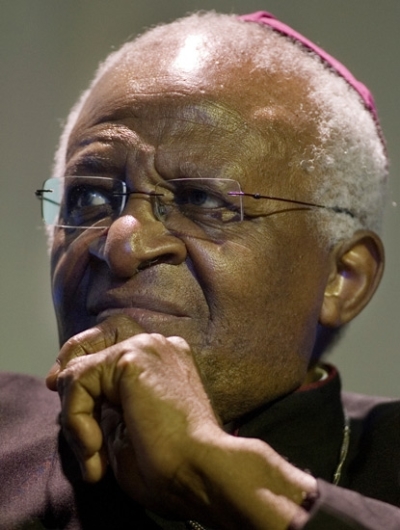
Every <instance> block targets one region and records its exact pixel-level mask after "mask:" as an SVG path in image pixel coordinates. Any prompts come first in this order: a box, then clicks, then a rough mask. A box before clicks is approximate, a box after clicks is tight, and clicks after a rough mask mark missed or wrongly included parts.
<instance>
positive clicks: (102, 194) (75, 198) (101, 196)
mask: <svg viewBox="0 0 400 530" xmlns="http://www.w3.org/2000/svg"><path fill="white" fill-rule="evenodd" d="M68 204H69V208H86V207H90V206H104V205H105V204H110V197H109V192H107V191H105V190H99V189H95V188H93V187H90V186H86V185H85V186H82V185H80V186H76V187H75V188H74V189H72V190H71V191H70V192H69V193H68Z"/></svg>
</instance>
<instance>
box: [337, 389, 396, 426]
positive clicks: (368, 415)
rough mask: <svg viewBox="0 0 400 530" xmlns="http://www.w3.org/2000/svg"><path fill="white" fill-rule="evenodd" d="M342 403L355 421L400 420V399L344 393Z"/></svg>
mask: <svg viewBox="0 0 400 530" xmlns="http://www.w3.org/2000/svg"><path fill="white" fill-rule="evenodd" d="M342 402H343V406H344V409H345V411H346V412H347V414H348V415H349V417H350V418H352V419H353V420H355V421H357V420H359V421H367V420H369V421H373V420H377V421H378V420H382V421H384V420H385V419H386V420H393V419H394V418H400V399H395V398H387V397H380V396H367V395H364V394H356V393H353V392H343V393H342Z"/></svg>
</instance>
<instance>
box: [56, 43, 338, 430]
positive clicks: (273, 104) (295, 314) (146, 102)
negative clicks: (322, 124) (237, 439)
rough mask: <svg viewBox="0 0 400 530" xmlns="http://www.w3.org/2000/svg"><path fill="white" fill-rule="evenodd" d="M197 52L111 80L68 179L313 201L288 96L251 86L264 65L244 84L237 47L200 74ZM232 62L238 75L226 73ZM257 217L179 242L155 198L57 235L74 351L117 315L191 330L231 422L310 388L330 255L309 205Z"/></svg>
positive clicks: (126, 67)
mask: <svg viewBox="0 0 400 530" xmlns="http://www.w3.org/2000/svg"><path fill="white" fill-rule="evenodd" d="M183 47H184V41H182V44H181V45H180V47H179V46H177V47H175V48H172V49H170V50H169V51H168V53H166V54H165V57H164V60H163V61H162V62H161V61H160V62H159V61H158V60H156V59H155V57H154V56H153V54H152V53H150V52H149V51H146V50H144V51H143V52H141V54H139V55H138V57H139V58H140V60H139V59H137V58H136V56H135V55H134V56H132V57H130V58H129V59H128V58H127V59H126V60H124V61H120V63H118V64H117V66H115V67H113V69H112V70H110V71H109V72H108V73H107V74H105V75H104V76H103V78H102V79H101V80H100V82H99V83H98V84H97V86H96V87H95V88H94V90H93V91H92V94H91V95H90V97H89V100H88V101H87V102H86V104H85V106H84V108H83V110H82V112H81V113H80V116H79V119H78V122H77V124H76V126H75V128H74V130H73V131H72V133H71V137H70V142H69V149H68V155H67V166H66V173H65V174H66V175H85V176H88V175H99V176H106V177H114V178H118V179H124V180H125V181H126V183H127V186H128V188H129V189H135V188H136V189H142V190H143V189H148V190H151V189H154V186H155V185H156V184H157V183H159V182H162V181H164V180H168V179H176V178H185V177H186V178H187V177H207V178H217V177H221V178H232V179H236V180H237V181H239V182H240V184H241V187H242V189H243V190H244V191H246V192H247V191H248V192H258V193H261V194H265V195H275V196H281V197H290V198H296V199H299V200H310V197H309V196H307V195H306V192H305V189H303V188H302V187H301V186H298V187H295V188H294V189H293V188H292V189H288V179H287V177H286V175H287V173H288V167H289V165H290V149H289V150H288V149H284V148H283V146H284V144H283V141H282V138H279V137H278V136H279V135H280V131H281V130H285V127H286V128H287V125H285V123H286V122H285V115H286V113H287V112H289V113H290V111H287V109H286V108H285V104H286V103H285V98H286V99H287V95H285V94H284V95H282V94H280V92H281V91H280V89H279V90H278V89H277V88H276V87H275V86H274V82H273V80H272V81H271V80H270V83H271V86H265V82H264V80H263V79H261V77H260V75H261V74H259V75H258V77H257V76H256V78H255V79H254V76H253V79H252V83H251V84H250V83H248V84H247V83H246V82H245V81H241V80H243V79H247V78H249V77H250V70H251V65H248V66H242V70H241V74H240V77H238V74H237V71H236V70H235V68H232V67H231V65H229V61H228V60H227V59H226V58H224V57H223V51H219V52H218V54H219V55H218V56H217V55H216V54H215V53H214V54H211V55H210V54H208V55H204V56H203V55H202V56H201V57H198V58H197V61H196V68H188V66H187V64H186V65H185V64H184V63H179V60H178V59H179V57H180V55H179V54H180V53H181V52H182V48H183ZM181 55H182V53H181ZM222 59H224V60H225V64H226V66H224V67H222V68H221V67H220V66H216V65H218V64H221V62H222ZM217 61H218V62H217ZM247 70H248V71H247ZM266 100H268V101H269V103H268V109H267V110H265V105H264V106H263V102H264V101H266ZM292 104H293V102H290V105H292ZM294 104H295V103H294ZM290 105H289V102H288V106H289V107H290ZM260 115H262V123H263V124H265V123H266V126H264V125H262V126H261V125H260V118H259V116H260ZM268 116H270V123H269V122H268ZM280 116H282V120H281V119H280ZM286 121H287V120H286ZM272 122H273V123H272ZM291 134H292V131H290V130H289V131H287V137H290V135H291ZM276 146H278V147H279V146H280V149H279V148H277V147H276ZM294 194H295V195H296V196H295V197H294ZM271 211H274V212H275V213H274V214H273V215H270V216H265V215H263V216H260V214H265V213H267V212H271ZM245 213H246V215H247V217H245V220H244V221H242V222H238V223H232V224H230V225H227V226H226V228H225V229H224V230H222V231H218V232H215V233H211V234H208V235H207V237H197V236H196V235H193V234H191V235H189V236H188V235H185V234H183V235H182V234H180V235H179V234H176V233H171V232H169V231H168V230H167V229H166V228H165V226H164V225H163V224H162V223H161V222H160V221H157V220H156V219H155V218H154V215H153V212H152V209H151V205H150V203H149V201H146V200H143V199H142V200H141V199H137V198H136V199H135V198H131V199H130V200H129V201H128V204H127V206H126V208H125V210H124V212H123V213H122V215H121V216H120V217H119V218H118V219H116V220H115V221H114V222H113V223H112V224H111V226H110V228H109V229H107V230H103V231H102V230H90V229H89V230H77V231H75V232H73V233H72V234H68V233H66V232H65V231H64V230H63V229H57V230H56V233H55V239H54V245H53V251H52V281H53V293H54V303H55V308H56V312H57V317H58V322H59V331H60V340H61V342H64V341H65V340H67V339H68V338H69V337H71V336H72V335H74V334H76V333H78V332H79V331H82V330H84V329H87V328H89V327H92V326H94V325H95V324H96V323H98V322H99V321H101V320H103V319H104V318H107V316H110V315H112V314H115V313H125V314H128V315H130V316H131V317H132V318H133V319H134V320H136V321H137V322H138V324H139V325H140V326H141V327H142V328H143V329H144V330H145V331H146V332H157V333H162V334H163V335H165V336H171V335H179V336H181V337H183V338H184V339H185V340H186V341H187V342H188V343H189V344H190V346H191V348H192V350H193V352H194V357H195V359H196V362H197V364H198V366H199V369H200V371H201V373H202V376H203V378H204V381H205V384H206V387H207V390H208V392H209V394H210V396H211V398H212V400H213V402H214V405H215V408H216V411H217V412H218V413H219V414H220V415H221V417H222V419H223V420H224V421H230V420H231V419H233V418H235V417H238V416H239V415H241V414H243V413H245V412H247V411H249V410H252V409H254V408H255V407H257V406H259V405H261V404H262V403H264V402H266V401H269V400H272V399H274V398H276V397H278V396H280V395H283V394H285V393H287V392H289V391H291V390H293V389H294V388H296V387H297V386H298V385H300V384H301V383H302V381H303V380H304V378H305V375H306V371H307V366H308V362H309V358H310V354H311V350H312V346H313V342H314V337H315V333H316V327H317V322H318V317H319V311H320V307H321V302H322V298H323V294H324V288H325V284H326V281H327V276H328V255H327V253H326V251H325V250H323V249H321V248H320V246H319V245H318V244H317V237H316V234H315V233H314V231H313V230H310V225H309V224H308V222H307V221H308V220H309V219H307V218H308V216H310V212H309V211H308V210H302V211H299V210H298V209H294V208H293V207H290V206H282V205H281V204H280V203H275V204H274V203H271V202H269V201H263V200H260V201H256V200H254V199H249V201H248V202H246V212H245Z"/></svg>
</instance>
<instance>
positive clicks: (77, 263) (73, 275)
mask: <svg viewBox="0 0 400 530" xmlns="http://www.w3.org/2000/svg"><path fill="white" fill-rule="evenodd" d="M94 237H97V236H96V235H95V234H93V233H90V232H89V231H86V232H83V233H82V234H79V235H78V237H76V238H75V239H73V240H67V238H66V237H65V232H64V231H63V230H59V231H58V233H57V234H56V235H55V237H54V243H53V247H52V252H51V280H52V294H53V304H54V308H55V312H56V316H57V322H58V329H59V336H60V343H64V342H65V341H66V340H67V339H69V338H70V337H71V336H72V335H74V334H76V333H78V332H79V331H82V330H83V329H86V328H87V327H88V322H87V316H86V313H85V305H86V304H85V298H86V278H87V270H88V264H89V245H90V243H91V242H92V240H93V239H94Z"/></svg>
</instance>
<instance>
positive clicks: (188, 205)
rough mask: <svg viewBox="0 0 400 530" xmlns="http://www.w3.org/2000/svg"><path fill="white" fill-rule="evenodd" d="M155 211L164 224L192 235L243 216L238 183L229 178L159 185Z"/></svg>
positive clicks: (180, 180) (217, 227)
mask: <svg viewBox="0 0 400 530" xmlns="http://www.w3.org/2000/svg"><path fill="white" fill-rule="evenodd" d="M155 203H156V206H155V213H156V216H157V217H158V218H159V219H160V220H161V221H163V222H164V223H165V224H166V226H167V227H168V228H170V229H173V230H175V231H178V232H185V233H188V234H189V235H196V234H197V233H198V232H199V230H201V229H203V230H205V231H207V229H221V230H222V229H223V228H224V227H226V225H227V224H228V223H234V222H237V221H241V220H242V219H243V212H242V197H241V190H240V185H239V183H238V182H236V181H235V180H231V179H218V178H215V179H212V178H204V179H201V178H193V179H191V178H185V179H173V180H169V181H167V182H166V183H164V184H159V185H157V186H156V189H155Z"/></svg>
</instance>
